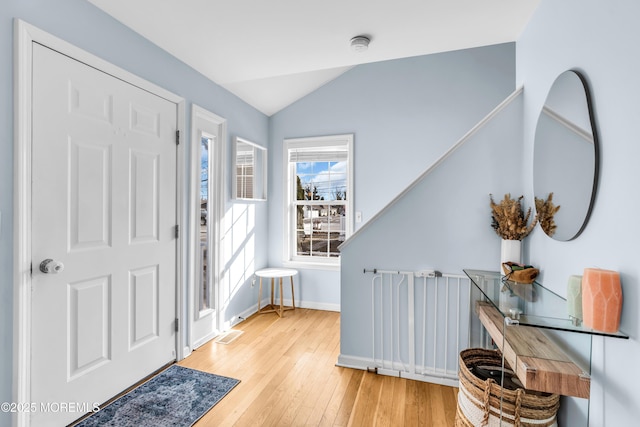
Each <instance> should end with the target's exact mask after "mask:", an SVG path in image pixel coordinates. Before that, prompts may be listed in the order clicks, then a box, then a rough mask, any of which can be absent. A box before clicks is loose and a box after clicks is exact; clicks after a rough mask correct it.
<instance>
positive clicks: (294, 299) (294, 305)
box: [289, 276, 296, 310]
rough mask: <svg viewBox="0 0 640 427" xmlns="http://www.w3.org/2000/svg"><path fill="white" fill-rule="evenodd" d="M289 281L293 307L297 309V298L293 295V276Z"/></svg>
mask: <svg viewBox="0 0 640 427" xmlns="http://www.w3.org/2000/svg"><path fill="white" fill-rule="evenodd" d="M289 279H291V305H292V306H293V309H294V310H295V309H296V297H295V296H294V295H293V276H289Z"/></svg>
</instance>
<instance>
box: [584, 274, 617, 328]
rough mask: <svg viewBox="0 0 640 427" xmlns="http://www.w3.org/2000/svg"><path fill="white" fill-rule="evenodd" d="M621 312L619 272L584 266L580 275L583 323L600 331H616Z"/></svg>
mask: <svg viewBox="0 0 640 427" xmlns="http://www.w3.org/2000/svg"><path fill="white" fill-rule="evenodd" d="M621 312H622V287H621V286H620V273H618V272H617V271H611V270H600V269H598V268H585V269H584V274H583V275H582V316H583V319H582V321H583V324H584V326H586V327H588V328H592V329H595V330H598V331H602V332H611V333H615V332H618V329H619V328H620V313H621Z"/></svg>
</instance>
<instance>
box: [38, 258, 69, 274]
mask: <svg viewBox="0 0 640 427" xmlns="http://www.w3.org/2000/svg"><path fill="white" fill-rule="evenodd" d="M62 270H64V264H63V263H61V262H60V261H54V260H52V259H51V258H48V259H45V260H44V261H42V262H41V263H40V271H42V272H43V273H45V274H56V273H60V272H61V271H62Z"/></svg>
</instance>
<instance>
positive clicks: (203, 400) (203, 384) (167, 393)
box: [75, 365, 240, 427]
mask: <svg viewBox="0 0 640 427" xmlns="http://www.w3.org/2000/svg"><path fill="white" fill-rule="evenodd" d="M239 383H240V381H239V380H236V379H233V378H228V377H222V376H219V375H214V374H209V373H207V372H202V371H197V370H195V369H190V368H185V367H182V366H179V365H171V366H170V367H169V368H167V369H166V370H164V371H162V372H161V373H159V374H158V375H156V376H155V377H153V378H151V379H150V380H149V381H147V382H146V383H144V384H142V385H140V386H138V387H137V388H134V389H133V390H131V391H130V392H129V393H127V394H125V395H124V396H122V397H119V398H118V399H116V400H114V401H113V402H112V403H110V404H109V405H107V406H105V407H104V408H100V410H99V411H98V412H96V413H94V414H93V415H91V416H89V417H88V418H86V419H84V420H83V421H81V422H80V423H79V424H76V426H75V427H94V426H95V427H98V426H105V425H110V426H118V427H163V426H167V427H168V426H184V427H188V426H192V425H193V424H194V423H195V422H196V421H198V420H199V419H200V418H201V417H202V416H203V415H204V414H206V413H207V412H208V411H209V410H210V409H211V408H212V407H213V406H214V405H215V404H216V403H218V402H219V401H220V400H221V399H222V398H223V397H225V396H226V395H227V394H228V393H229V392H230V391H231V390H232V389H233V388H234V387H235V386H236V385H238V384H239Z"/></svg>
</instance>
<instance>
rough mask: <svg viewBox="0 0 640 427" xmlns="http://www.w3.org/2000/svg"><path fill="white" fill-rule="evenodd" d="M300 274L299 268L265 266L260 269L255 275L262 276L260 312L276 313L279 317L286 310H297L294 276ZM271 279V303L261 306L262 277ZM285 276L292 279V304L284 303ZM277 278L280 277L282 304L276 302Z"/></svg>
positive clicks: (259, 297)
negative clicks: (275, 282)
mask: <svg viewBox="0 0 640 427" xmlns="http://www.w3.org/2000/svg"><path fill="white" fill-rule="evenodd" d="M296 274H298V270H294V269H293V268H263V269H262V270H258V271H256V272H255V275H256V276H258V277H259V278H260V290H259V291H258V313H276V314H277V315H278V316H279V317H282V315H283V314H284V312H285V311H287V310H295V309H296V298H295V296H294V293H293V276H295V275H296ZM263 277H265V278H269V279H271V304H269V305H267V306H266V307H263V308H260V303H261V300H262V278H263ZM285 277H289V280H290V281H291V304H292V305H290V306H285V305H284V303H283V295H282V279H283V278H285ZM275 279H279V283H280V305H279V306H276V305H275V303H274V300H273V298H274V294H273V292H274V281H275Z"/></svg>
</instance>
